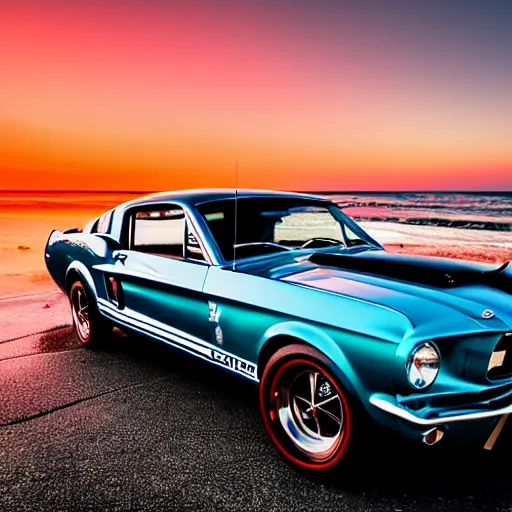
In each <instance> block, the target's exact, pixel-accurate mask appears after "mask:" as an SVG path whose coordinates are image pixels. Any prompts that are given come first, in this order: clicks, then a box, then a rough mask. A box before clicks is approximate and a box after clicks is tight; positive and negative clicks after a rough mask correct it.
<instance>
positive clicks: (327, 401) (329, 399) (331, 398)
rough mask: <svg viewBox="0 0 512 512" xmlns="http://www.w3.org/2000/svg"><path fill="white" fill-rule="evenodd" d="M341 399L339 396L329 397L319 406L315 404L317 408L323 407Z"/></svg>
mask: <svg viewBox="0 0 512 512" xmlns="http://www.w3.org/2000/svg"><path fill="white" fill-rule="evenodd" d="M336 398H337V399H338V400H339V399H340V397H339V395H332V396H331V397H329V398H328V399H327V400H323V401H322V402H320V403H319V404H315V407H322V406H323V405H325V404H327V403H329V402H330V401H331V400H334V399H336Z"/></svg>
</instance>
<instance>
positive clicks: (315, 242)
mask: <svg viewBox="0 0 512 512" xmlns="http://www.w3.org/2000/svg"><path fill="white" fill-rule="evenodd" d="M325 245H345V244H344V243H343V242H340V241H339V240H336V239H334V238H327V237H315V238H310V239H309V240H306V241H305V242H304V243H303V244H302V245H301V248H302V249H307V248H308V247H310V248H311V249H314V248H315V247H325Z"/></svg>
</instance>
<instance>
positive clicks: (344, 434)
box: [260, 345, 353, 471]
mask: <svg viewBox="0 0 512 512" xmlns="http://www.w3.org/2000/svg"><path fill="white" fill-rule="evenodd" d="M326 363H327V359H326V358H325V357H324V356H323V355H322V354H321V353H320V352H318V351H316V350H314V349H312V348H310V347H307V346H304V345H289V346H287V347H284V348H282V349H280V350H278V351H277V352H276V353H275V354H274V355H273V356H272V357H271V358H270V360H269V362H268V364H267V365H266V367H265V370H264V373H263V376H262V379H261V385H260V409H261V414H262V417H263V422H264V424H265V427H266V429H267V431H268V433H269V435H270V437H271V439H272V441H273V442H274V444H275V445H276V447H277V448H278V450H279V451H280V452H281V454H282V455H283V456H284V457H285V458H286V459H287V460H288V461H289V462H291V463H292V464H293V465H295V466H297V467H299V468H301V469H305V470H311V471H326V470H331V469H333V468H335V467H338V466H339V465H340V463H341V462H342V461H344V460H345V459H346V455H347V453H348V451H349V448H351V446H352V423H353V420H352V408H351V407H350V405H349V400H348V398H347V396H346V393H345V392H344V391H343V389H342V386H341V384H340V383H339V381H338V379H337V378H336V377H335V376H334V375H333V374H332V372H331V371H330V370H329V369H328V366H327V364H326Z"/></svg>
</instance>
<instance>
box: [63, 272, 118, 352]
mask: <svg viewBox="0 0 512 512" xmlns="http://www.w3.org/2000/svg"><path fill="white" fill-rule="evenodd" d="M69 301H70V303H71V313H72V316H73V324H74V326H75V332H76V334H77V337H78V339H79V340H80V341H81V343H82V344H83V345H85V346H87V347H90V348H94V347H98V346H99V345H101V344H103V343H105V341H106V340H107V339H108V337H109V336H110V334H111V332H112V324H111V323H110V322H109V321H108V320H106V319H104V318H103V317H102V316H101V314H100V312H99V311H98V308H97V306H96V301H95V300H94V298H93V297H92V296H91V293H90V292H89V291H88V290H87V289H86V287H85V286H84V285H83V284H82V282H81V281H75V282H74V283H73V285H72V286H71V289H70V290H69Z"/></svg>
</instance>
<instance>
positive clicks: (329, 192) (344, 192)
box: [0, 187, 512, 194]
mask: <svg viewBox="0 0 512 512" xmlns="http://www.w3.org/2000/svg"><path fill="white" fill-rule="evenodd" d="M198 188H199V187H198ZM205 188H207V189H208V188H211V189H212V190H215V189H216V188H232V189H233V190H235V187H205ZM243 188H245V187H240V188H239V189H243ZM251 188H253V187H251ZM251 188H249V189H248V190H250V189H251ZM181 190H194V189H193V188H187V189H176V191H181ZM263 190H265V189H263ZM268 190H282V191H286V192H296V193H298V194H299V193H300V194H304V193H309V194H439V193H445V194H454V193H456V194H512V189H509V190H499V189H494V190H481V189H480V190H455V189H446V190H444V189H443V190H428V189H427V190H407V189H405V190H297V189H296V190H290V189H278V188H276V189H268ZM3 192H11V193H12V192H15V193H18V192H23V193H30V192H46V193H48V192H54V193H64V194H71V193H101V194H117V193H121V194H155V193H160V192H168V190H101V189H95V190H90V189H89V190H87V189H60V190H59V189H0V194H1V193H3Z"/></svg>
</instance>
